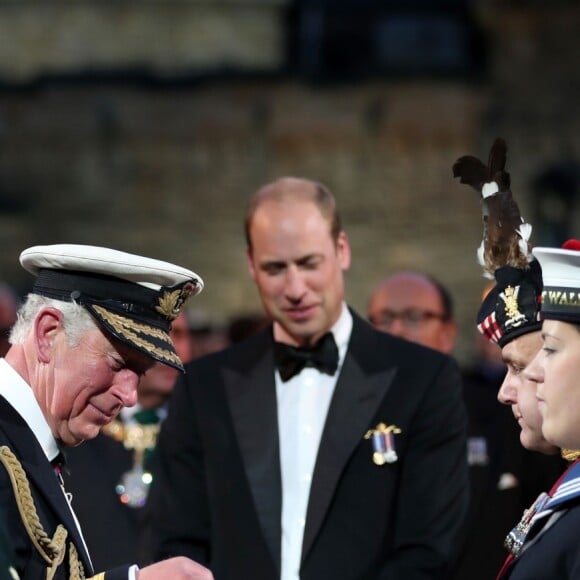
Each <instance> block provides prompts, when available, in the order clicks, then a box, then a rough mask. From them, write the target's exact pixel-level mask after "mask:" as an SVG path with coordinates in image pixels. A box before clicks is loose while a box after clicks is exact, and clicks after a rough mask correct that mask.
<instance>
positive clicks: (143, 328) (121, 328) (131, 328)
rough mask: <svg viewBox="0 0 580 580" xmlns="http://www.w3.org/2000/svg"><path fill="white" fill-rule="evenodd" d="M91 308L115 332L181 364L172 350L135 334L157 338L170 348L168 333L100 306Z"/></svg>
mask: <svg viewBox="0 0 580 580" xmlns="http://www.w3.org/2000/svg"><path fill="white" fill-rule="evenodd" d="M93 308H94V309H95V311H96V312H97V313H98V314H99V316H102V317H103V319H104V320H105V321H106V322H108V323H109V324H110V325H111V326H112V327H113V328H114V329H115V331H116V332H118V333H119V334H120V335H121V336H124V337H125V338H126V339H128V340H130V341H131V342H132V343H133V344H135V345H137V346H139V347H141V348H144V349H145V350H146V351H148V352H152V353H154V354H156V355H157V356H160V357H161V358H163V359H165V360H167V361H170V362H172V363H175V364H178V365H181V364H182V363H181V359H180V358H179V357H178V356H177V355H176V354H175V353H174V352H171V351H170V350H167V349H164V348H160V347H157V346H155V345H154V344H153V343H152V342H149V341H147V340H145V339H143V338H141V337H139V336H138V335H137V334H136V333H137V332H138V333H140V334H144V335H147V336H150V337H153V338H158V339H159V340H161V341H163V342H165V343H166V344H167V345H168V347H167V348H168V349H169V348H172V343H171V339H170V338H169V335H168V334H167V333H166V332H163V331H161V330H159V329H158V328H154V327H153V326H149V325H148V324H139V323H137V322H135V321H133V320H130V319H128V318H124V317H123V316H120V315H118V314H113V313H112V312H109V311H108V310H106V309H105V308H103V307H102V306H93Z"/></svg>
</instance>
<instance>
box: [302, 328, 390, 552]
mask: <svg viewBox="0 0 580 580" xmlns="http://www.w3.org/2000/svg"><path fill="white" fill-rule="evenodd" d="M354 332H355V330H354V329H353V336H354ZM357 350H358V349H357ZM351 351H352V349H351V348H350V347H349V350H348V352H347V354H346V357H345V361H344V364H343V366H342V370H341V372H340V376H339V379H338V381H337V384H336V389H335V391H334V396H333V398H332V403H331V405H330V409H329V411H328V416H327V420H326V425H325V427H324V431H323V433H322V439H321V441H320V447H319V450H318V457H317V459H316V466H315V468H314V475H313V478H312V486H311V488H310V498H309V501H308V512H307V517H306V527H305V530H304V541H303V545H302V560H304V559H305V558H306V556H307V555H308V551H309V550H310V548H311V547H312V544H313V542H314V539H315V538H316V535H317V534H318V531H319V529H320V526H321V524H322V521H323V519H324V516H325V515H326V512H327V510H328V506H329V505H330V502H331V500H332V496H333V495H334V491H335V489H336V486H337V483H338V480H339V478H340V475H341V473H342V471H343V469H344V467H345V465H346V463H347V461H348V459H349V457H350V456H351V454H352V453H353V451H354V449H355V447H356V446H357V445H358V444H359V443H360V442H361V440H362V438H363V437H364V434H365V433H366V432H367V430H368V428H369V425H370V422H371V420H372V418H373V416H374V415H375V414H376V412H377V410H378V407H379V405H380V403H381V401H382V400H383V398H384V397H385V394H386V392H387V391H388V389H389V386H390V385H391V383H392V381H393V378H394V376H395V374H396V367H394V366H391V367H387V368H385V369H384V370H382V371H378V372H374V373H372V374H371V375H369V374H368V372H365V371H364V370H363V368H362V367H361V365H360V364H359V362H358V360H357V359H358V357H357V356H355V355H353V353H352V352H351Z"/></svg>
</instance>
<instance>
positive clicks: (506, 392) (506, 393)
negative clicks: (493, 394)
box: [497, 370, 518, 405]
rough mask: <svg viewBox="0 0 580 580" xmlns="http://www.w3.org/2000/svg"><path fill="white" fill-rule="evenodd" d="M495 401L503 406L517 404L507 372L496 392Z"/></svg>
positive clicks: (515, 393)
mask: <svg viewBox="0 0 580 580" xmlns="http://www.w3.org/2000/svg"><path fill="white" fill-rule="evenodd" d="M497 400H498V401H499V402H500V403H502V404H504V405H514V404H515V403H517V402H518V395H517V389H516V388H515V386H514V384H513V382H512V380H511V377H510V371H509V370H508V372H507V374H506V376H505V378H504V380H503V383H502V384H501V387H500V388H499V391H498V392H497Z"/></svg>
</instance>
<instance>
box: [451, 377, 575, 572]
mask: <svg viewBox="0 0 580 580" xmlns="http://www.w3.org/2000/svg"><path fill="white" fill-rule="evenodd" d="M504 374H505V371H504V372H503V373H501V374H497V373H496V374H495V376H494V375H492V374H491V373H489V372H483V370H482V369H472V370H471V371H466V372H465V373H464V375H463V383H464V385H463V393H464V399H465V403H466V406H467V414H468V419H469V425H468V463H469V480H470V491H471V501H470V508H469V513H468V518H467V522H466V526H465V532H464V534H463V537H464V539H465V541H464V544H463V547H462V550H461V554H460V557H459V559H458V561H457V563H456V565H455V567H454V570H453V574H452V575H451V580H489V579H493V578H495V576H496V574H497V572H498V570H499V569H500V568H501V566H502V563H503V562H504V561H505V559H506V556H507V554H508V552H507V550H506V548H504V540H505V537H506V535H507V534H508V532H509V531H510V530H511V529H512V528H513V527H514V526H515V525H516V524H517V523H518V522H519V520H520V518H521V517H522V514H523V512H524V510H525V509H527V508H528V507H529V506H530V505H531V504H532V503H533V501H534V500H535V499H536V497H537V496H538V495H539V494H540V493H541V492H542V491H547V490H548V489H550V487H551V486H552V483H553V482H554V481H555V480H556V479H557V478H558V477H559V476H560V475H561V474H562V472H563V471H564V469H565V468H566V463H565V461H564V460H563V459H562V458H561V457H560V456H559V455H552V456H548V455H543V454H541V453H537V452H533V451H528V450H527V449H525V448H524V447H522V445H521V443H520V432H521V429H520V427H519V425H518V424H517V423H516V421H515V419H514V416H513V413H512V410H511V408H510V407H508V406H506V405H502V404H500V403H499V402H498V400H497V392H498V390H499V387H500V386H501V383H502V381H503V376H504Z"/></svg>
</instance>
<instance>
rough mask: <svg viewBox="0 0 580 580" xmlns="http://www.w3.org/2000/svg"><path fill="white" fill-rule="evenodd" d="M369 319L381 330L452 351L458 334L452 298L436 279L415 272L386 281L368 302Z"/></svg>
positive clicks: (386, 279) (402, 273) (396, 274)
mask: <svg viewBox="0 0 580 580" xmlns="http://www.w3.org/2000/svg"><path fill="white" fill-rule="evenodd" d="M368 318H369V320H370V321H371V323H372V324H373V326H375V327H376V328H378V329H379V330H382V331H384V332H388V333H390V334H393V335H395V336H400V337H402V338H405V339H407V340H410V341H412V342H416V343H419V344H422V345H424V346H428V347H430V348H434V349H436V350H439V351H441V352H444V353H451V351H452V350H453V347H454V344H455V337H456V335H457V325H456V324H455V322H454V320H453V312H452V303H451V297H450V295H449V293H448V291H447V290H446V289H445V288H444V287H443V286H442V285H441V284H440V283H439V282H438V281H437V280H435V279H434V278H431V277H430V276H427V275H425V274H422V273H421V272H415V271H404V272H397V273H395V274H393V275H392V276H389V277H387V278H385V279H384V280H382V281H381V282H380V284H379V285H378V286H377V288H376V289H375V291H374V292H373V294H372V295H371V298H370V300H369V305H368Z"/></svg>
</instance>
